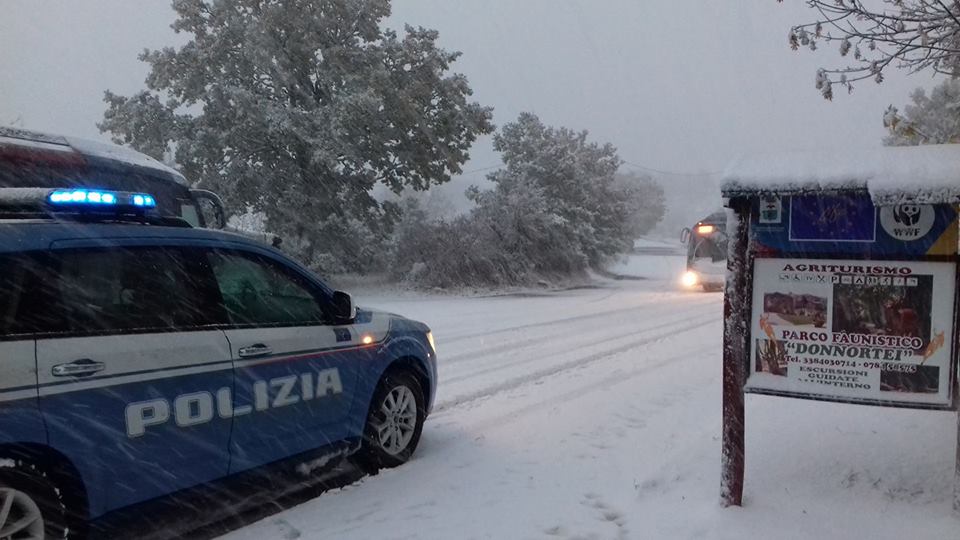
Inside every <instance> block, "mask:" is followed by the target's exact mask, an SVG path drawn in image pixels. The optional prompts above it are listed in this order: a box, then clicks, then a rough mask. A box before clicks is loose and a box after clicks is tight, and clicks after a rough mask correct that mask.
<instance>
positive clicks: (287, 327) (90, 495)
mask: <svg viewBox="0 0 960 540" xmlns="http://www.w3.org/2000/svg"><path fill="white" fill-rule="evenodd" d="M159 201H160V199H159V197H157V196H155V195H153V194H149V193H146V192H122V191H113V190H94V189H77V188H75V187H71V188H70V189H40V188H14V189H9V188H7V189H0V359H2V364H3V367H2V376H0V537H2V538H4V539H7V538H11V539H21V538H25V539H26V538H29V539H39V538H76V537H77V536H78V535H82V534H83V531H84V529H85V528H88V527H90V526H91V524H90V520H97V519H98V518H99V519H101V520H102V519H103V517H104V516H109V513H110V512H112V511H117V510H119V509H124V508H128V507H130V506H131V505H139V504H141V503H142V504H147V502H150V501H152V502H157V501H165V500H169V499H170V498H169V497H168V496H169V495H172V494H180V493H183V492H192V491H195V490H194V489H193V488H196V487H199V486H204V487H206V488H207V489H208V490H210V489H213V490H214V492H217V491H219V490H220V489H221V488H220V487H218V486H220V485H221V483H222V482H225V481H226V480H227V479H235V478H237V477H238V475H240V476H244V475H247V474H248V473H254V472H256V474H261V472H269V473H270V474H271V477H273V478H275V477H277V476H283V477H287V476H289V475H296V474H300V475H301V476H300V478H301V480H299V481H298V483H300V482H303V480H304V476H308V475H310V473H311V471H312V470H313V469H317V468H323V469H326V468H327V467H328V465H326V464H328V463H337V462H338V461H340V460H341V459H342V458H344V457H347V456H350V457H351V459H352V460H354V461H355V462H356V463H358V464H360V465H361V466H362V467H364V468H365V469H366V470H371V471H372V470H376V469H379V468H384V467H393V466H397V465H400V464H402V463H404V462H406V461H407V460H408V459H409V458H410V457H411V455H412V453H413V451H414V449H415V448H416V447H417V444H418V441H419V438H420V433H421V430H422V427H423V422H424V420H425V419H426V417H427V414H428V413H429V412H430V410H431V407H432V404H433V400H434V396H435V393H436V380H437V378H436V374H437V371H436V350H435V346H434V341H433V335H432V334H431V332H430V329H429V328H428V327H427V326H426V325H424V324H423V323H420V322H415V321H412V320H408V319H405V318H403V317H400V316H397V315H392V314H387V313H380V312H375V311H370V310H365V309H357V308H356V307H355V306H354V304H353V301H352V299H351V298H350V296H349V295H348V294H346V293H344V292H340V291H334V290H332V289H330V288H329V287H328V286H327V285H326V284H324V283H323V282H322V281H321V280H320V279H319V278H317V277H316V276H315V275H314V274H312V273H311V272H310V271H308V270H306V269H305V268H303V267H302V266H300V265H299V264H297V263H296V262H294V261H292V260H291V259H289V258H288V257H286V256H285V255H284V254H282V253H280V252H279V251H277V250H276V249H273V248H271V247H269V246H266V245H263V244H260V243H258V242H255V241H252V240H250V239H249V238H247V237H244V236H241V235H237V234H233V233H228V232H222V231H214V230H210V229H198V228H192V227H190V226H189V225H188V224H187V222H186V221H184V220H183V219H181V218H178V217H172V216H166V215H163V214H162V213H161V212H158V211H157V208H158V207H159V206H160V202H159ZM260 485H262V484H260ZM185 490H186V491H185ZM138 508H140V506H138ZM93 525H95V524H93ZM78 531H80V532H78Z"/></svg>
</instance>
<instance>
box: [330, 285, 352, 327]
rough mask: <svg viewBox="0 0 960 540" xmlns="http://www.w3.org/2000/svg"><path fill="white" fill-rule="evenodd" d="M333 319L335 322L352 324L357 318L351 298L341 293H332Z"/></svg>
mask: <svg viewBox="0 0 960 540" xmlns="http://www.w3.org/2000/svg"><path fill="white" fill-rule="evenodd" d="M333 318H334V320H335V321H336V322H352V321H353V320H354V319H356V318H357V306H355V305H354V304H353V298H351V297H350V295H349V294H347V293H345V292H343V291H334V292H333Z"/></svg>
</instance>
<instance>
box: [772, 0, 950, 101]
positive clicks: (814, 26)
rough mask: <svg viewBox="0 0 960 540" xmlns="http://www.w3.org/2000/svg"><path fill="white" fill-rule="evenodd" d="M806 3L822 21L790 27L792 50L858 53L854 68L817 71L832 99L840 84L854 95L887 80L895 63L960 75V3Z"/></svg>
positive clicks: (819, 83) (927, 0)
mask: <svg viewBox="0 0 960 540" xmlns="http://www.w3.org/2000/svg"><path fill="white" fill-rule="evenodd" d="M777 1H778V2H782V1H783V0H777ZM803 1H804V2H805V3H806V4H807V6H808V7H810V8H811V9H813V10H815V11H816V12H817V14H818V15H819V17H818V18H817V19H815V20H814V21H812V22H808V23H803V24H798V25H796V26H794V27H793V28H791V29H790V34H789V36H788V40H789V44H790V47H791V48H792V49H794V50H797V49H799V48H800V47H806V48H809V49H811V50H816V49H817V44H818V43H831V42H836V43H838V45H839V48H840V54H841V55H842V56H847V55H848V53H850V52H851V51H852V52H853V59H854V63H852V64H851V65H848V66H846V67H839V68H824V69H820V70H819V71H818V72H817V79H816V86H817V89H818V90H820V92H821V93H822V94H823V96H824V97H825V98H827V99H832V98H833V86H834V85H835V84H840V85H842V86H845V87H846V88H847V89H848V90H851V91H852V89H853V85H852V83H854V82H856V81H861V80H864V79H870V78H872V79H874V80H875V81H876V82H878V83H879V82H882V81H883V72H884V70H886V69H887V68H889V67H890V66H891V65H893V66H894V67H896V68H898V69H906V70H908V71H910V72H911V73H915V72H917V71H922V70H927V69H929V70H932V71H933V72H934V73H941V74H946V75H949V76H951V77H957V76H960V0H954V1H953V2H952V5H948V2H946V1H944V0H876V1H875V2H870V6H871V7H867V5H866V4H865V3H864V1H863V0H803ZM824 29H827V31H824Z"/></svg>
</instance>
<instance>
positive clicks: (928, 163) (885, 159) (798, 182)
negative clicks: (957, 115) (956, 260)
mask: <svg viewBox="0 0 960 540" xmlns="http://www.w3.org/2000/svg"><path fill="white" fill-rule="evenodd" d="M721 189H722V190H723V194H724V196H725V197H735V196H742V195H753V194H757V193H779V194H789V193H804V192H811V191H821V190H826V191H836V190H848V189H854V190H856V189H866V190H867V191H869V192H870V196H871V197H872V198H873V201H874V204H877V205H893V204H900V203H906V202H915V203H958V202H960V144H938V145H926V146H901V147H878V148H871V149H860V150H833V151H826V152H811V151H793V152H784V153H778V154H761V155H753V156H744V157H741V158H739V159H737V160H735V161H734V162H733V163H731V164H730V166H729V167H727V169H726V171H724V174H723V178H722V180H721Z"/></svg>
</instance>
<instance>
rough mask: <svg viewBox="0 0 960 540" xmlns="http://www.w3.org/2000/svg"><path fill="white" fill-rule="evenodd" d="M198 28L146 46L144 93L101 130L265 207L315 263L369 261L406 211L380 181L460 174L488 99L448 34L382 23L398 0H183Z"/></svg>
mask: <svg viewBox="0 0 960 540" xmlns="http://www.w3.org/2000/svg"><path fill="white" fill-rule="evenodd" d="M173 8H174V10H175V11H176V13H177V20H176V22H175V23H174V24H173V28H174V30H175V31H177V32H185V33H187V34H189V35H190V37H191V39H190V41H189V42H187V43H186V44H185V45H184V46H182V47H179V48H176V49H175V48H164V49H162V50H155V51H145V52H144V53H143V54H142V55H141V59H142V60H143V61H145V62H147V63H148V64H149V65H150V68H151V70H150V73H149V75H148V77H147V80H146V84H147V90H145V91H142V92H140V93H138V94H136V95H133V96H130V97H124V96H118V95H116V94H113V93H111V92H109V91H108V92H106V96H105V101H106V102H107V104H108V109H107V111H106V113H105V114H104V120H103V122H102V123H101V124H100V129H101V130H102V131H104V132H109V133H111V134H112V136H113V139H114V140H115V141H116V142H118V143H122V144H129V145H131V146H133V147H134V148H137V149H139V150H141V151H144V152H146V153H148V154H150V155H153V156H154V157H158V158H163V157H165V156H168V157H169V155H172V156H173V158H174V161H175V163H176V165H177V166H178V167H180V169H181V170H182V172H183V173H184V174H185V175H186V176H187V177H188V178H190V179H192V180H195V181H198V183H199V185H201V186H203V187H207V188H210V189H213V190H216V191H218V192H220V194H221V195H222V196H223V197H224V198H225V200H226V201H227V203H228V205H229V206H230V207H231V209H233V210H235V211H244V210H246V209H248V208H253V209H254V210H256V211H262V212H263V213H264V214H265V215H266V217H267V226H268V228H269V229H270V230H271V231H272V232H276V233H279V234H281V235H282V236H283V237H284V238H285V242H284V246H292V247H295V248H296V249H297V250H298V251H299V252H300V254H301V255H302V256H303V257H304V258H306V259H307V260H308V262H310V263H313V264H315V265H321V266H326V267H328V268H329V266H330V264H331V261H339V264H341V265H343V266H345V267H348V268H350V267H352V268H360V267H361V266H362V264H363V262H364V260H365V259H366V258H367V255H365V253H366V251H367V250H366V249H359V250H358V249H357V248H358V247H360V246H358V244H357V243H358V242H360V243H362V244H364V245H371V244H373V243H375V241H376V240H377V239H379V238H383V237H384V236H385V235H386V234H387V233H388V232H389V229H390V226H391V225H392V222H393V221H394V220H395V218H396V217H397V216H398V211H397V208H396V205H393V204H390V203H383V202H380V201H378V200H377V199H376V198H375V197H374V196H373V195H372V190H373V188H374V186H375V185H377V184H378V183H380V184H383V185H386V186H387V187H388V188H389V189H390V190H392V191H394V192H397V193H399V192H400V191H402V190H403V189H404V188H411V189H415V190H425V189H427V188H429V187H430V186H432V185H436V184H439V183H443V182H446V181H447V180H449V179H450V177H451V175H452V174H455V173H458V172H460V170H461V166H462V164H463V163H464V162H465V161H466V160H467V159H468V157H469V155H468V152H469V149H470V146H471V145H472V143H473V142H474V140H475V139H476V137H477V136H478V135H480V134H484V133H488V132H490V131H492V129H493V128H492V125H491V123H490V119H491V110H490V109H489V108H485V107H482V106H480V105H479V104H477V103H475V102H471V101H469V96H470V95H471V93H472V92H471V89H470V87H469V85H468V83H467V80H466V78H465V77H463V76H462V75H459V74H455V73H453V74H451V73H450V72H449V70H450V67H451V64H452V63H453V62H454V61H455V60H456V59H457V57H458V56H459V53H456V52H448V51H445V50H443V49H441V48H439V47H438V46H437V44H436V41H437V32H435V31H433V30H427V29H424V28H412V27H409V26H408V27H406V29H405V31H404V32H403V34H402V35H398V34H397V33H396V32H394V31H392V30H387V29H384V28H383V26H382V22H383V20H384V19H385V18H386V17H387V16H388V15H389V14H390V2H389V0H298V1H291V2H275V1H266V0H216V1H214V0H175V1H174V2H173Z"/></svg>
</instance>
